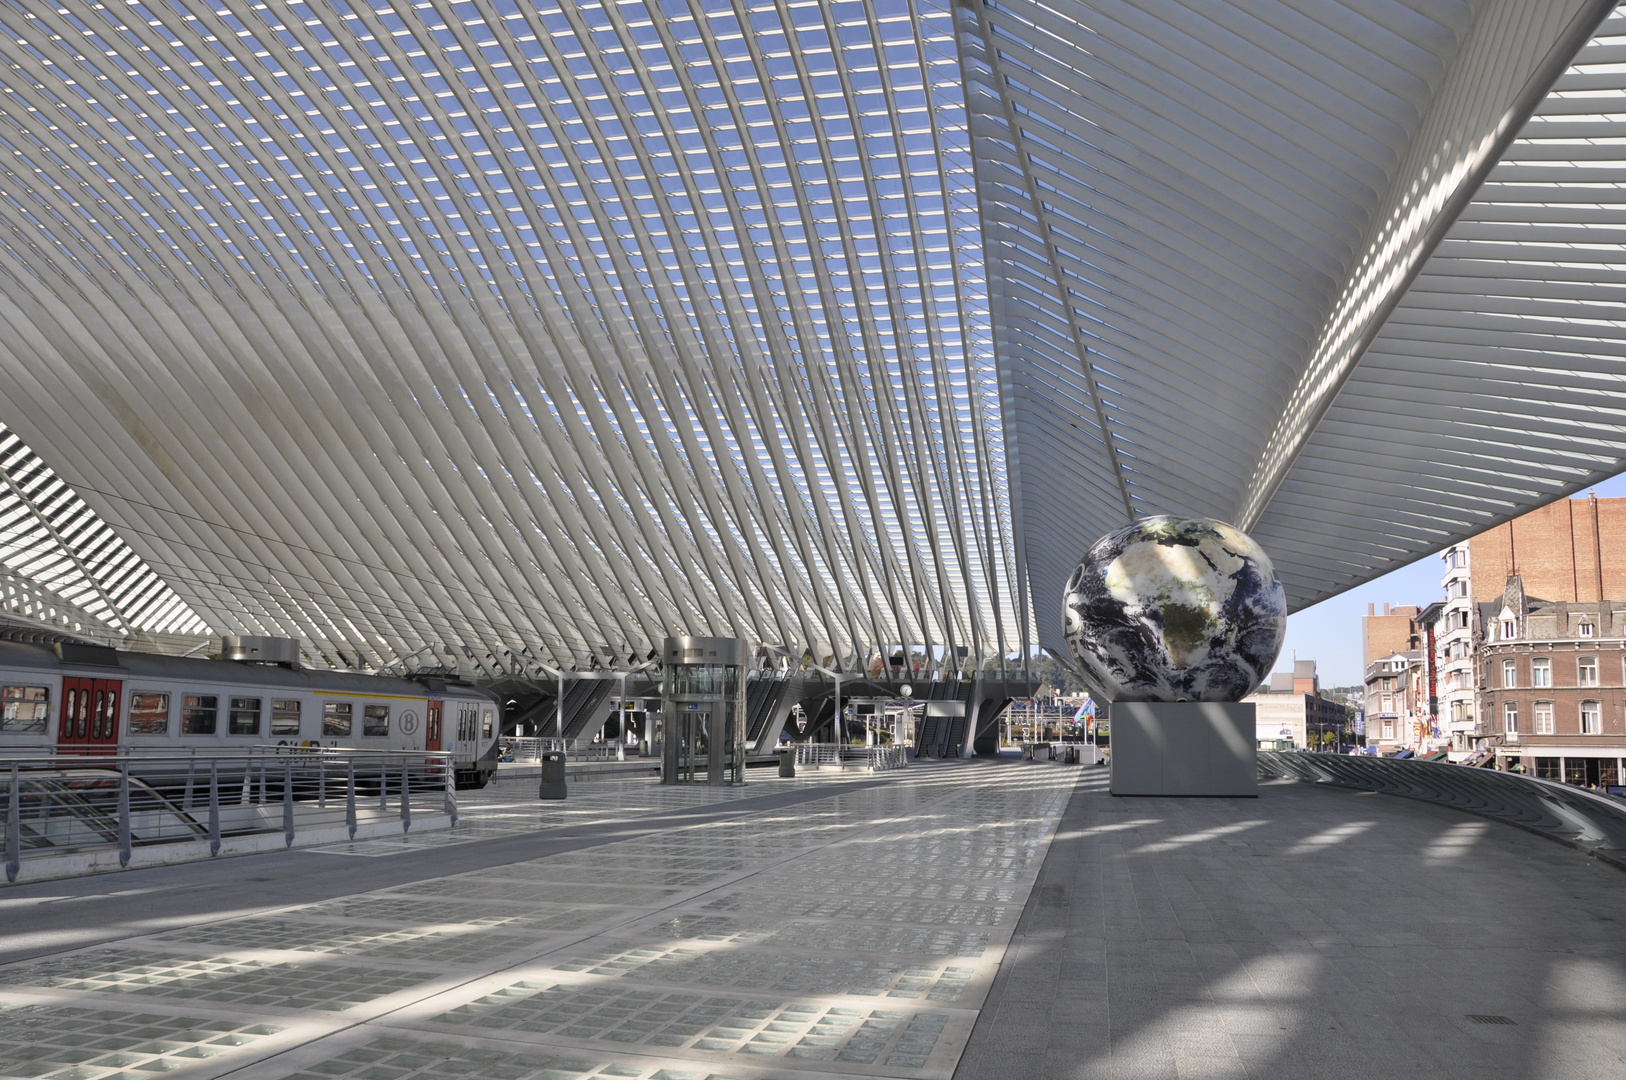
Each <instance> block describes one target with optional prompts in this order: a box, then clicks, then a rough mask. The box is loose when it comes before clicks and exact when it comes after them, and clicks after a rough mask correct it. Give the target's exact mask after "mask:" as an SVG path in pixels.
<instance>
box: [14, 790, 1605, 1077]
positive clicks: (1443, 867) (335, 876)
mask: <svg viewBox="0 0 1626 1080" xmlns="http://www.w3.org/2000/svg"><path fill="white" fill-rule="evenodd" d="M1105 782H1106V774H1105V771H1104V770H1100V769H1081V768H1077V767H1067V766H1059V765H1049V764H1028V765H1021V764H1012V763H1001V764H987V763H973V764H959V763H941V764H929V765H927V764H920V765H915V766H912V767H911V768H909V769H907V770H904V771H902V772H899V773H893V774H881V775H878V776H874V777H852V776H841V777H835V776H830V775H824V776H816V777H808V776H804V777H802V778H799V779H796V780H778V779H777V778H772V777H765V778H762V779H760V780H758V779H757V778H756V777H754V776H753V782H752V783H751V784H749V785H747V786H746V787H745V788H743V789H723V790H715V789H707V788H688V789H671V788H665V789H663V788H660V787H658V786H657V785H654V784H651V783H649V782H647V781H606V782H595V783H583V784H579V785H576V786H574V787H573V789H572V793H571V798H570V800H569V801H567V802H566V803H563V804H560V803H551V804H539V803H537V802H536V801H535V800H534V798H532V797H531V793H530V792H528V791H522V790H519V789H518V788H514V787H512V786H510V787H509V788H503V787H498V788H496V789H488V790H487V791H485V792H480V793H475V794H472V795H468V796H467V797H466V798H465V799H464V800H463V805H464V809H465V813H466V815H467V816H466V818H465V822H464V824H463V825H462V826H460V827H459V829H458V830H457V831H456V832H455V833H454V834H437V833H426V834H423V835H421V836H417V837H408V838H407V839H406V840H405V841H401V840H391V841H367V842H364V843H360V844H354V845H348V844H347V845H336V846H334V847H333V848H330V849H326V850H308V851H294V852H283V853H278V854H276V855H262V856H249V857H243V858H238V859H230V860H217V861H215V862H212V863H207V864H192V865H184V866H176V867H163V868H154V869H151V870H142V871H132V872H129V873H125V874H119V875H110V876H105V877H101V878H96V879H80V880H77V881H73V882H47V883H40V884H38V885H31V886H23V887H16V888H11V889H0V1077H6V1078H11V1077H53V1078H57V1080H106V1078H111V1077H121V1078H130V1077H138V1076H152V1075H154V1074H157V1073H165V1072H173V1073H175V1074H177V1075H178V1076H180V1077H186V1078H197V1080H204V1078H214V1077H227V1076H229V1077H233V1078H241V1080H316V1078H329V1077H331V1078H349V1080H414V1078H431V1077H471V1078H493V1080H497V1078H500V1080H590V1078H592V1080H599V1078H602V1080H608V1078H611V1077H625V1078H629V1080H727V1078H739V1080H771V1078H782V1080H820V1078H823V1077H830V1076H838V1075H839V1076H849V1077H850V1076H880V1077H898V1078H936V1080H951V1078H952V1080H993V1078H998V1080H1024V1078H1026V1077H1047V1078H1048V1077H1058V1078H1062V1077H1065V1078H1072V1077H1120V1076H1121V1077H1181V1078H1192V1077H1201V1078H1207V1077H1233V1076H1235V1077H1243V1076H1248V1077H1283V1078H1289V1077H1293V1078H1296V1077H1350V1078H1356V1077H1359V1078H1361V1080H1368V1078H1373V1077H1427V1078H1432V1077H1456V1076H1462V1077H1469V1076H1472V1077H1521V1078H1522V1077H1554V1078H1557V1077H1597V1078H1603V1077H1609V1078H1626V955H1623V954H1626V938H1623V937H1622V935H1621V930H1622V928H1623V927H1626V876H1623V875H1622V874H1621V872H1620V871H1618V870H1615V869H1612V868H1610V867H1608V866H1605V865H1603V864H1600V863H1597V862H1596V861H1594V860H1591V859H1588V858H1586V857H1585V856H1583V855H1581V854H1579V853H1577V852H1574V851H1571V850H1569V849H1567V848H1564V847H1562V846H1559V845H1557V844H1554V843H1553V842H1551V841H1549V840H1546V839H1543V838H1540V837H1536V836H1532V835H1529V834H1526V833H1523V832H1520V831H1518V830H1515V829H1512V828H1509V827H1507V826H1502V825H1498V824H1493V823H1491V822H1487V821H1482V820H1480V819H1477V818H1473V817H1470V816H1467V815H1464V814H1461V813H1458V812H1455V811H1452V810H1449V809H1445V808H1440V807H1434V806H1428V805H1423V804H1418V803H1411V802H1408V801H1406V800H1402V799H1395V798H1389V797H1386V796H1380V795H1366V794H1357V793H1352V792H1347V791H1340V790H1336V789H1324V788H1316V787H1311V786H1307V785H1298V784H1280V785H1268V786H1266V787H1265V788H1263V789H1262V795H1261V797H1260V798H1259V799H1257V800H1172V799H1169V800H1165V799H1116V800H1115V799H1112V798H1110V797H1109V796H1108V795H1107V794H1106V792H1105ZM1041 867H1042V869H1041ZM6 961H10V962H6ZM1475 1017H1479V1018H1493V1019H1494V1018H1501V1019H1502V1020H1505V1021H1507V1022H1490V1023H1483V1022H1477V1021H1476V1020H1475V1019H1474V1018H1475Z"/></svg>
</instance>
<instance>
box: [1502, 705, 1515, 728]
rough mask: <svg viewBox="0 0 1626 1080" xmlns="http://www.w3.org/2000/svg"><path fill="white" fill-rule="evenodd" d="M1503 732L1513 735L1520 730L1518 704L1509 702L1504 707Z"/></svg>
mask: <svg viewBox="0 0 1626 1080" xmlns="http://www.w3.org/2000/svg"><path fill="white" fill-rule="evenodd" d="M1502 730H1503V731H1505V732H1507V733H1508V734H1510V735H1512V734H1514V733H1516V732H1517V731H1518V730H1519V705H1518V702H1515V701H1509V702H1508V703H1507V704H1505V705H1503V706H1502Z"/></svg>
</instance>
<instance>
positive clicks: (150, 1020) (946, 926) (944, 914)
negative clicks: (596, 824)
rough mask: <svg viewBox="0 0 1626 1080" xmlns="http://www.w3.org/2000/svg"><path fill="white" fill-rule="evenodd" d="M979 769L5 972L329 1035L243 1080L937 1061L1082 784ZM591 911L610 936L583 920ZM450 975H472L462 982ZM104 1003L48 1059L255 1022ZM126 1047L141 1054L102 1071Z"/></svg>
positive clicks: (666, 1073) (933, 1070) (214, 1041)
mask: <svg viewBox="0 0 1626 1080" xmlns="http://www.w3.org/2000/svg"><path fill="white" fill-rule="evenodd" d="M987 776H988V780H987V781H985V784H986V788H988V789H995V790H997V791H998V797H997V798H987V797H984V796H985V795H986V794H987V791H986V790H985V788H984V786H983V785H974V786H971V787H969V788H967V787H965V786H963V785H961V784H950V783H944V782H941V781H939V780H938V779H937V778H935V777H931V778H929V779H928V778H923V780H922V781H921V782H916V781H914V780H913V779H912V778H909V777H900V778H899V779H900V780H902V781H903V782H902V783H896V784H887V785H882V786H878V787H875V788H870V789H863V790H860V791H856V792H851V791H849V792H843V793H841V794H839V795H836V796H834V797H832V798H829V799H826V800H821V801H818V802H815V803H813V804H811V805H810V807H805V808H798V812H797V813H796V814H786V815H783V816H782V819H781V817H776V816H775V815H767V816H765V817H764V818H763V819H762V820H761V821H760V822H757V821H753V820H749V819H748V820H744V821H738V820H736V821H729V822H724V823H720V824H719V823H697V824H695V825H692V826H685V827H678V828H672V829H668V830H666V831H664V832H661V833H657V834H652V835H648V836H641V837H635V838H632V839H629V840H626V841H621V842H617V843H612V844H608V845H603V846H599V847H593V848H586V849H579V850H576V851H572V852H569V853H566V854H562V855H557V856H549V857H545V858H540V859H531V860H524V861H520V862H515V863H511V864H507V865H504V866H501V867H498V868H495V869H493V870H490V871H481V872H476V873H463V874H457V875H452V876H447V877H426V878H424V879H422V880H419V881H415V882H412V883H410V884H408V885H403V886H397V887H390V888H386V889H382V890H380V891H377V892H372V893H364V894H359V895H354V896H348V897H340V898H336V899H334V900H328V901H323V902H320V903H316V904H308V905H303V906H300V907H295V908H289V909H285V910H282V911H278V912H275V913H272V914H267V915H258V916H249V917H245V918H241V919H236V920H227V921H224V922H218V923H209V924H205V925H200V926H197V927H188V928H185V929H180V930H172V931H167V932H165V933H162V934H160V935H156V936H152V937H147V938H139V939H133V940H132V941H130V942H127V943H125V944H123V945H120V946H116V947H103V948H99V949H91V950H86V951H84V952H82V953H79V954H75V955H72V956H64V957H57V958H54V960H53V961H45V962H39V961H36V962H31V963H24V964H18V965H13V966H11V967H9V968H3V969H0V986H13V987H16V988H17V992H18V993H27V994H35V993H41V994H43V993H59V992H67V993H79V992H85V993H94V994H100V995H113V994H117V995H119V1000H121V1001H127V1000H132V999H135V998H137V997H139V998H145V999H148V1000H151V1001H153V1002H155V1004H156V1007H162V1008H169V1009H171V1010H175V1009H183V1008H184V1009H198V1010H203V1011H204V1012H205V1013H216V1014H218V1015H219V1016H220V1017H221V1018H223V1019H224V1018H228V1017H229V1018H232V1019H238V1018H240V1017H241V1016H242V1015H256V1014H260V1015H264V1014H275V1015H277V1016H288V1015H290V1013H295V1012H302V1013H303V1017H302V1020H303V1021H304V1022H308V1023H315V1024H317V1025H319V1026H320V1025H324V1024H325V1025H328V1026H330V1027H332V1028H334V1029H335V1030H338V1031H340V1032H341V1034H337V1035H335V1036H334V1039H335V1040H336V1042H335V1046H334V1050H335V1051H337V1052H335V1053H326V1052H323V1053H321V1054H318V1053H317V1051H318V1049H319V1048H320V1047H322V1046H325V1045H326V1044H325V1043H322V1042H318V1043H307V1044H305V1046H304V1047H301V1048H298V1050H296V1051H293V1052H285V1053H282V1054H280V1055H279V1056H278V1057H277V1058H276V1059H274V1060H275V1061H277V1062H279V1063H285V1065H281V1064H279V1065H278V1066H277V1068H270V1067H269V1066H267V1068H266V1069H260V1068H258V1067H257V1068H256V1069H255V1070H254V1071H253V1072H252V1073H251V1076H252V1080H281V1078H283V1077H287V1076H300V1077H306V1078H314V1077H319V1076H320V1077H338V1078H355V1080H360V1078H363V1077H365V1078H367V1080H385V1078H386V1077H388V1078H399V1080H418V1078H420V1077H421V1078H429V1077H470V1078H479V1080H509V1078H512V1080H537V1078H540V1077H544V1076H547V1077H551V1078H555V1080H589V1078H596V1077H606V1078H608V1077H611V1076H616V1077H633V1078H644V1080H654V1078H655V1077H657V1076H661V1077H663V1080H684V1078H685V1077H687V1078H691V1080H708V1078H714V1077H715V1078H724V1077H741V1076H749V1077H752V1078H753V1080H761V1078H764V1077H770V1076H771V1077H781V1076H783V1077H787V1078H788V1077H790V1076H794V1075H797V1074H798V1073H805V1072H808V1071H812V1072H822V1071H829V1072H846V1073H849V1074H851V1073H859V1074H862V1073H876V1072H878V1073H882V1074H884V1075H889V1076H922V1077H932V1078H938V1077H946V1076H947V1075H948V1073H949V1071H951V1070H952V1064H953V1062H954V1060H955V1059H956V1058H957V1055H958V1053H959V1048H960V1047H961V1046H962V1045H963V1043H964V1039H965V1038H966V1037H968V1036H969V1032H970V1028H971V1024H972V1022H973V1020H974V1018H975V1011H974V1010H975V1008H976V1007H977V1004H978V1002H979V1001H980V999H981V995H982V993H984V992H985V990H986V986H987V983H988V979H989V978H991V973H992V971H993V970H994V967H995V965H996V964H997V961H998V959H999V957H1000V951H1001V948H1002V946H1003V942H1004V940H1005V939H1006V937H1007V936H1008V934H1009V928H1010V927H1011V925H1012V924H1013V923H1014V921H1015V919H1016V917H1017V916H1018V915H1019V914H1020V912H1021V910H1022V906H1023V904H1024V903H1025V902H1026V894H1027V889H1028V886H1029V885H1030V884H1031V882H1032V879H1033V875H1034V873H1035V872H1036V870H1037V868H1038V861H1039V860H1040V859H1042V857H1043V854H1044V848H1045V844H1046V843H1047V841H1048V837H1049V834H1050V832H1051V831H1052V830H1053V828H1054V824H1055V813H1056V812H1057V811H1059V807H1060V805H1061V804H1062V802H1063V801H1064V800H1065V798H1066V797H1067V794H1068V792H1069V790H1070V788H1071V784H1072V780H1071V779H1070V778H1067V777H1066V776H1065V775H1064V774H1056V775H1055V776H1054V777H1053V778H1051V779H1048V780H1036V779H1034V778H1032V774H1030V777H1029V778H1022V777H1020V776H1019V775H1018V774H1016V773H1014V771H1013V772H1012V773H1009V774H1003V773H989V774H987ZM978 823H980V824H978ZM759 825H760V826H761V827H758V826H759ZM968 826H973V827H968ZM826 845H828V846H826ZM810 847H812V848H813V850H808V849H809V848H810ZM804 853H805V854H804ZM1029 864H1031V865H1029ZM754 871H760V872H754ZM938 883H948V886H949V889H950V890H951V891H944V890H943V889H942V888H941V887H940V886H939V885H938ZM933 889H937V890H938V891H936V892H935V893H934V892H932V890H933ZM708 890H711V891H708ZM928 894H929V895H928ZM640 907H643V908H645V909H646V910H645V911H639V910H638V909H639V908H640ZM600 922H613V923H614V928H613V930H606V931H604V932H603V933H602V934H600V935H598V936H593V924H595V923H600ZM560 934H568V935H570V936H568V937H564V938H561V937H560V936H559V935H560ZM584 935H585V936H584ZM550 948H562V951H557V952H550V951H549V949H550ZM533 957H535V959H532V958H533ZM510 963H513V964H515V965H517V966H515V967H514V969H513V973H512V974H511V975H506V976H505V975H501V974H498V972H501V971H503V970H504V969H505V968H506V967H507V966H508V965H509V964H510ZM454 969H455V970H457V971H461V972H465V973H466V975H465V976H462V977H471V981H470V982H468V983H467V984H464V985H461V986H454V982H455V980H453V981H449V980H447V979H445V978H444V975H445V973H446V971H447V970H454ZM481 972H490V973H491V974H487V975H482V974H481ZM430 982H433V983H434V984H435V986H436V987H447V986H453V988H452V989H438V990H432V991H428V992H430V993H435V994H437V995H438V996H437V997H435V998H434V1004H433V1005H432V1006H431V1008H430V1010H428V1011H426V1012H424V1013H422V1014H420V1015H421V1016H422V1017H424V1018H423V1019H414V1020H410V1021H408V1020H405V1019H402V1020H395V1019H392V1018H391V1015H392V1014H385V1015H381V1016H380V1017H379V1018H378V1019H374V1020H367V1019H365V1017H364V1018H363V1019H362V1021H361V1023H360V1024H359V1025H357V1026H346V1025H345V1024H344V1022H343V1021H342V1020H341V1018H340V1013H342V1012H343V1011H344V1010H347V1009H353V1008H357V1007H360V1006H364V1005H365V1004H366V1003H367V1002H370V1001H373V1000H376V999H378V998H380V997H383V996H384V995H387V994H392V993H395V992H396V991H397V990H409V991H410V990H411V989H412V988H413V987H414V986H416V985H418V984H421V983H430ZM103 1011H105V1012H107V1013H108V1014H109V1015H108V1016H107V1018H106V1020H105V1021H104V1023H103V1026H102V1027H100V1028H96V1029H95V1033H96V1035H97V1036H98V1037H97V1038H95V1039H94V1040H93V1039H88V1038H80V1039H79V1040H78V1041H77V1043H76V1045H75V1046H74V1047H71V1048H69V1047H61V1048H59V1049H61V1050H62V1051H64V1052H69V1053H74V1052H77V1053H78V1054H80V1055H82V1056H80V1057H78V1058H77V1059H76V1060H74V1061H61V1062H56V1063H53V1064H52V1065H51V1070H50V1071H51V1072H54V1073H59V1072H60V1071H61V1070H63V1069H88V1070H91V1071H92V1072H93V1073H94V1074H95V1075H94V1077H93V1080H106V1077H107V1076H109V1075H110V1074H112V1073H119V1072H125V1073H130V1074H131V1075H149V1074H150V1073H151V1072H152V1071H163V1070H167V1069H170V1068H173V1067H178V1066H180V1065H188V1066H191V1067H194V1068H197V1067H203V1068H214V1067H215V1066H214V1065H212V1064H210V1065H206V1064H205V1063H206V1062H210V1061H211V1059H212V1060H213V1061H219V1060H221V1055H225V1054H233V1053H237V1052H239V1051H242V1050H244V1049H245V1048H246V1050H247V1051H253V1049H254V1045H255V1043H256V1041H257V1040H258V1039H260V1038H263V1036H261V1035H256V1034H254V1033H253V1029H252V1028H245V1027H242V1026H240V1025H232V1024H228V1025H226V1026H225V1027H222V1028H219V1029H215V1030H205V1029H203V1028H202V1027H200V1026H199V1024H198V1023H197V1021H196V1020H195V1019H194V1020H192V1021H191V1022H190V1027H189V1030H190V1032H191V1033H190V1034H186V1033H184V1032H181V1033H178V1029H177V1027H176V1026H175V1024H174V1023H173V1022H172V1021H171V1020H170V1019H169V1018H166V1017H164V1016H161V1015H158V1014H153V1015H151V1016H142V1015H138V1014H132V1013H130V1012H128V1011H127V1010H119V1009H109V1010H103ZM0 1015H4V1014H3V1013H0ZM346 1015H349V1014H346ZM284 1023H286V1021H284ZM86 1027H87V1030H88V1029H89V1028H91V1027H92V1025H86ZM268 1030H274V1026H273V1028H271V1029H268ZM0 1046H3V1044H0ZM305 1051H309V1053H305ZM117 1055H125V1056H137V1057H139V1056H141V1055H145V1058H144V1059H143V1060H142V1062H141V1064H140V1065H136V1064H131V1065H118V1066H111V1065H109V1066H107V1067H103V1066H101V1065H94V1064H91V1062H93V1061H101V1060H112V1059H113V1058H114V1057H115V1056H117ZM617 1055H621V1056H617ZM0 1060H5V1059H4V1058H3V1057H0ZM153 1062H157V1063H158V1064H150V1063H153ZM233 1067H234V1068H235V1067H236V1066H235V1065H234V1066H233ZM138 1069H139V1070H141V1071H140V1072H137V1071H136V1070H138ZM279 1069H280V1071H279ZM765 1070H766V1071H765ZM775 1070H778V1071H775ZM0 1077H7V1078H8V1080H9V1074H5V1073H0Z"/></svg>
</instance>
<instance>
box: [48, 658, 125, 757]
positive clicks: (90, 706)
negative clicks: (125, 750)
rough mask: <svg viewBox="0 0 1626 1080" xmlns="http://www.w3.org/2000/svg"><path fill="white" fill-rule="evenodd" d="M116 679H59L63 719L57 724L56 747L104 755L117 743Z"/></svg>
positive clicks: (120, 684)
mask: <svg viewBox="0 0 1626 1080" xmlns="http://www.w3.org/2000/svg"><path fill="white" fill-rule="evenodd" d="M123 689H124V683H123V682H121V681H120V680H118V679H82V678H79V677H78V676H74V675H66V676H63V679H62V716H61V721H60V723H59V724H58V725H57V740H56V741H57V746H58V747H60V748H62V749H65V750H66V749H70V748H71V749H76V750H79V751H81V752H85V753H96V752H103V753H106V752H108V751H111V750H112V749H113V748H114V747H116V746H117V745H118V742H119V694H120V693H121V692H122V691H123Z"/></svg>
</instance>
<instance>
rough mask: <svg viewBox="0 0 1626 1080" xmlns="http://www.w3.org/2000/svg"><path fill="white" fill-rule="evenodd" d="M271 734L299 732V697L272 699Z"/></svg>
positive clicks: (293, 733) (295, 733)
mask: <svg viewBox="0 0 1626 1080" xmlns="http://www.w3.org/2000/svg"><path fill="white" fill-rule="evenodd" d="M271 734H273V735H298V734H299V699H298V698H286V699H281V700H278V699H275V698H273V699H272V701H271Z"/></svg>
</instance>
